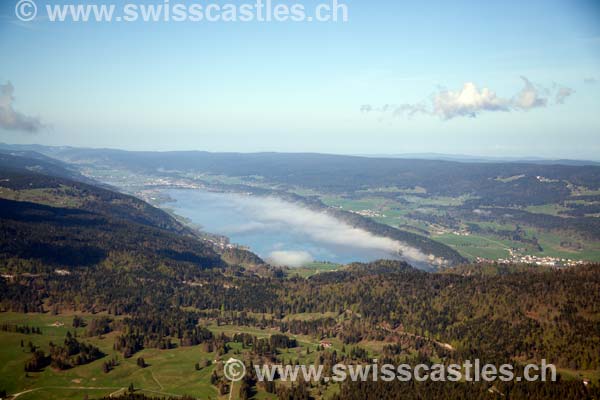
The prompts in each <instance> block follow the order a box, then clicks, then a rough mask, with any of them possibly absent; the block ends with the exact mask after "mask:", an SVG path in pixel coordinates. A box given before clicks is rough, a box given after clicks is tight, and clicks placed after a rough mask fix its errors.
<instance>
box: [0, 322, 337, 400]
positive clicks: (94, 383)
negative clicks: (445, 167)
mask: <svg viewBox="0 0 600 400" xmlns="http://www.w3.org/2000/svg"><path fill="white" fill-rule="evenodd" d="M80 315H81V314H80ZM82 316H83V318H84V319H85V320H86V321H89V320H91V319H92V318H93V317H94V316H91V315H82ZM97 316H98V315H96V316H95V317H97ZM329 316H331V317H335V314H334V313H332V314H331V315H329V314H327V315H326V314H318V315H317V314H315V315H310V314H299V315H295V316H294V315H291V316H289V319H302V320H309V319H312V318H321V317H329ZM72 321H73V315H57V316H53V315H50V314H19V313H10V312H8V313H0V324H16V325H21V326H22V325H27V326H30V327H39V328H41V330H42V334H41V335H38V334H20V333H12V332H3V331H0V343H1V346H0V389H4V390H6V391H7V392H8V394H9V395H12V396H16V398H18V399H20V400H28V399H32V400H33V399H44V400H55V399H56V400H59V399H60V400H70V399H77V400H81V399H82V398H83V397H84V396H85V395H88V396H89V398H98V397H102V396H108V395H111V394H115V395H116V394H118V393H122V392H125V391H126V390H127V389H128V387H129V385H130V384H133V385H134V387H135V388H136V391H137V392H139V393H146V394H149V395H158V396H181V395H185V394H187V395H191V396H194V397H196V398H199V399H221V398H222V399H229V395H226V396H219V395H218V393H217V390H216V388H215V387H214V386H213V385H211V383H210V377H211V375H212V373H213V370H214V369H215V368H217V367H218V366H217V363H215V361H218V360H227V359H229V358H230V357H234V358H240V359H243V358H244V355H243V352H244V350H243V349H242V346H241V344H239V343H230V351H229V352H228V353H227V354H225V355H222V356H221V357H218V356H217V354H216V353H206V352H204V351H203V350H202V349H203V346H193V347H178V348H175V349H170V350H158V349H145V350H142V351H140V352H138V353H136V354H135V355H134V356H133V357H131V358H129V359H124V358H123V357H122V355H121V354H120V353H118V352H116V351H114V350H113V343H114V339H115V336H116V335H118V333H116V332H112V333H110V334H107V335H105V336H103V337H102V338H100V337H85V333H84V332H85V328H78V329H75V328H73V327H72ZM53 325H57V326H53ZM208 328H209V329H210V330H211V331H212V332H213V333H215V334H219V333H222V332H223V333H225V334H227V335H233V334H235V333H238V332H245V333H249V334H251V335H255V336H257V337H269V336H270V335H272V334H274V333H278V331H276V330H271V329H259V328H251V327H239V326H232V325H225V326H217V325H215V324H212V325H209V326H208ZM68 331H70V332H71V333H76V334H77V338H78V340H80V341H83V342H86V343H91V344H93V345H95V346H97V347H98V348H100V349H101V350H102V351H103V352H104V353H105V354H106V356H105V357H104V358H102V359H100V360H96V361H94V362H92V363H89V364H86V365H81V366H77V367H75V368H72V369H70V370H66V371H58V370H55V369H53V368H51V367H46V368H45V369H44V370H43V371H42V372H35V373H31V372H30V373H25V371H24V365H25V362H26V361H27V360H28V359H29V358H30V357H31V355H30V353H29V352H28V350H27V347H28V346H27V344H28V342H29V341H31V342H32V343H33V344H34V345H35V346H38V347H39V348H41V349H42V350H44V351H46V352H47V351H48V349H49V343H50V342H53V343H56V344H62V342H63V341H64V339H65V335H66V334H67V332H68ZM295 338H296V340H297V341H298V344H299V346H298V347H296V348H292V349H282V350H280V351H281V353H280V355H281V357H283V359H285V360H286V361H288V360H291V361H292V362H295V361H298V362H299V363H303V364H312V363H313V362H314V353H315V351H316V350H317V347H318V344H319V339H318V338H316V337H311V336H302V335H299V336H295ZM21 341H23V342H24V344H25V347H24V348H22V347H21ZM330 342H331V343H332V345H333V349H336V350H337V351H341V349H342V343H341V342H340V341H339V340H336V339H332V340H330ZM113 357H116V358H117V359H118V360H119V364H118V365H117V366H116V367H115V368H114V369H113V370H112V371H110V372H108V373H104V372H103V371H102V363H103V362H104V361H106V360H109V359H112V358H113ZM138 357H143V358H144V360H145V362H146V363H147V364H148V366H147V367H146V368H140V367H139V366H138V365H137V364H136V360H137V358H138ZM204 360H210V361H211V362H212V365H210V366H208V367H205V368H203V369H201V370H200V371H196V370H195V364H196V363H201V362H202V361H204ZM237 398H238V388H237V387H235V386H234V389H233V393H232V396H231V399H237ZM254 398H255V399H275V397H274V396H273V395H272V394H269V393H266V392H264V391H261V390H260V389H259V391H258V393H257V394H256V396H255V397H254Z"/></svg>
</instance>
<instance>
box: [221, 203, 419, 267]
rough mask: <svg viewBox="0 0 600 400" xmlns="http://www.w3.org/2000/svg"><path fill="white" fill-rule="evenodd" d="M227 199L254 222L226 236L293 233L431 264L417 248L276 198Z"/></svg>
mask: <svg viewBox="0 0 600 400" xmlns="http://www.w3.org/2000/svg"><path fill="white" fill-rule="evenodd" d="M228 198H229V199H230V201H232V202H233V203H234V204H232V206H233V207H236V208H237V209H238V210H240V212H241V213H243V214H244V215H249V216H250V217H251V219H252V220H251V221H250V222H249V223H246V224H244V225H242V226H236V227H231V228H230V229H228V230H227V233H229V232H236V233H239V232H242V233H248V232H251V231H253V230H254V231H265V230H271V231H275V232H285V231H288V230H292V231H294V232H297V233H301V234H304V235H308V236H309V237H311V238H312V239H313V240H315V241H319V242H323V243H328V244H333V245H340V246H351V247H355V248H360V249H365V250H378V251H381V252H385V253H388V254H389V255H390V256H396V257H399V256H400V254H401V255H402V256H403V257H404V258H406V259H408V260H412V261H419V262H430V261H431V258H430V257H428V256H427V255H425V254H423V253H422V252H421V251H419V250H418V249H416V248H413V247H410V246H408V245H406V244H405V243H402V242H399V241H397V240H393V239H390V238H386V237H382V236H376V235H373V234H372V233H370V232H368V231H365V230H364V229H359V228H354V227H352V226H350V225H349V224H347V223H345V222H342V221H340V220H338V219H336V218H334V217H333V216H331V215H329V214H328V213H326V212H319V211H314V210H311V209H308V208H306V207H303V206H301V205H298V204H294V203H290V202H287V201H284V200H281V199H278V198H274V197H253V196H231V197H228Z"/></svg>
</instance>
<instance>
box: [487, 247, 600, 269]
mask: <svg viewBox="0 0 600 400" xmlns="http://www.w3.org/2000/svg"><path fill="white" fill-rule="evenodd" d="M508 252H509V254H510V256H509V257H507V258H499V259H497V260H490V259H487V258H483V257H477V259H476V262H477V263H479V264H488V263H498V264H529V265H539V266H547V267H572V266H575V265H583V264H587V263H589V261H585V260H573V259H570V258H560V257H550V256H535V255H530V254H520V253H519V252H518V251H517V250H515V249H508Z"/></svg>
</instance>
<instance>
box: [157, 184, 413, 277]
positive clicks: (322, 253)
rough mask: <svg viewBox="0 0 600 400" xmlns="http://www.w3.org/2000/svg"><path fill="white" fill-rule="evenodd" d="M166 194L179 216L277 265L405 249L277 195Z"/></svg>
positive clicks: (364, 257) (367, 257) (394, 255)
mask: <svg viewBox="0 0 600 400" xmlns="http://www.w3.org/2000/svg"><path fill="white" fill-rule="evenodd" d="M167 194H168V195H169V196H170V197H171V198H172V199H174V200H175V201H174V202H172V203H169V207H170V208H171V209H173V211H174V212H175V213H177V214H178V215H181V216H183V217H186V218H188V219H189V220H190V221H192V223H194V224H196V225H199V226H201V228H202V230H204V231H206V232H210V233H214V234H219V235H224V236H227V237H229V238H230V240H231V243H236V244H239V245H243V246H247V247H248V248H250V250H252V251H253V252H255V253H256V254H258V255H259V256H260V257H262V258H263V259H265V260H268V261H269V262H271V263H273V264H275V265H289V266H300V265H303V264H306V263H309V262H311V261H330V262H335V263H340V264H347V263H350V262H353V261H360V262H367V261H373V260H377V259H381V258H387V259H399V258H400V255H399V254H400V253H399V250H404V249H401V247H400V245H399V244H398V242H395V241H393V240H391V239H388V238H382V237H377V236H374V235H372V234H370V233H368V232H366V231H364V230H362V229H356V228H352V227H351V226H349V225H347V224H345V223H344V222H341V221H339V220H337V219H335V218H333V217H332V216H330V215H327V214H325V213H323V212H318V211H313V210H310V209H308V208H306V207H303V206H300V205H298V204H294V203H291V202H287V201H284V200H281V199H278V198H273V197H258V196H250V195H245V194H238V193H218V192H209V191H204V190H188V189H172V190H168V191H167Z"/></svg>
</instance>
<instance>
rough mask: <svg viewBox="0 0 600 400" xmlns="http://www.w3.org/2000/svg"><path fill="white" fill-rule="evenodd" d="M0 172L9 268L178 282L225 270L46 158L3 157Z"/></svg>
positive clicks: (206, 249)
mask: <svg viewBox="0 0 600 400" xmlns="http://www.w3.org/2000/svg"><path fill="white" fill-rule="evenodd" d="M32 165H35V167H36V168H31V166H32ZM0 166H1V169H0V221H1V222H2V224H1V225H0V231H1V233H0V249H1V250H0V258H2V259H3V260H5V261H6V260H10V261H9V264H10V265H14V266H19V265H20V266H21V267H20V268H22V269H25V270H27V269H31V270H32V271H37V270H39V269H43V270H45V269H47V268H51V269H53V268H59V267H60V268H81V267H97V266H99V265H103V266H105V267H106V266H107V265H113V264H114V265H115V266H119V268H132V269H139V272H143V271H146V272H148V271H153V272H156V271H157V270H161V269H162V273H168V274H173V275H180V276H186V275H193V274H194V273H197V272H198V271H201V270H202V269H206V268H214V267H221V266H224V265H225V263H224V262H223V261H222V260H221V258H220V256H219V255H218V254H217V253H215V252H214V251H213V250H212V248H211V247H210V246H208V245H207V244H205V243H204V242H202V241H200V240H199V239H198V238H197V237H195V236H194V234H193V232H192V231H191V230H190V229H188V228H187V227H185V226H184V225H182V224H181V223H179V222H178V221H176V220H175V219H174V218H172V217H171V216H170V215H169V214H167V213H166V212H164V211H162V210H159V209H157V208H155V207H152V206H150V205H149V204H146V203H144V202H143V201H141V200H139V199H137V198H135V197H132V196H127V195H124V194H121V193H117V192H114V191H110V190H107V189H104V188H100V187H96V186H93V185H89V184H87V183H83V182H79V181H75V180H71V179H68V178H64V177H62V176H63V175H69V174H70V173H69V172H68V171H67V170H65V169H64V168H63V167H61V166H60V165H59V164H56V163H49V162H47V161H46V160H38V159H32V158H25V157H21V156H14V155H8V154H0ZM38 166H39V168H37V167H38ZM41 171H43V172H46V173H48V172H50V173H56V174H57V175H58V176H57V175H46V174H44V173H42V172H41ZM165 267H166V268H168V269H167V270H165V269H164V268H165Z"/></svg>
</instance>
